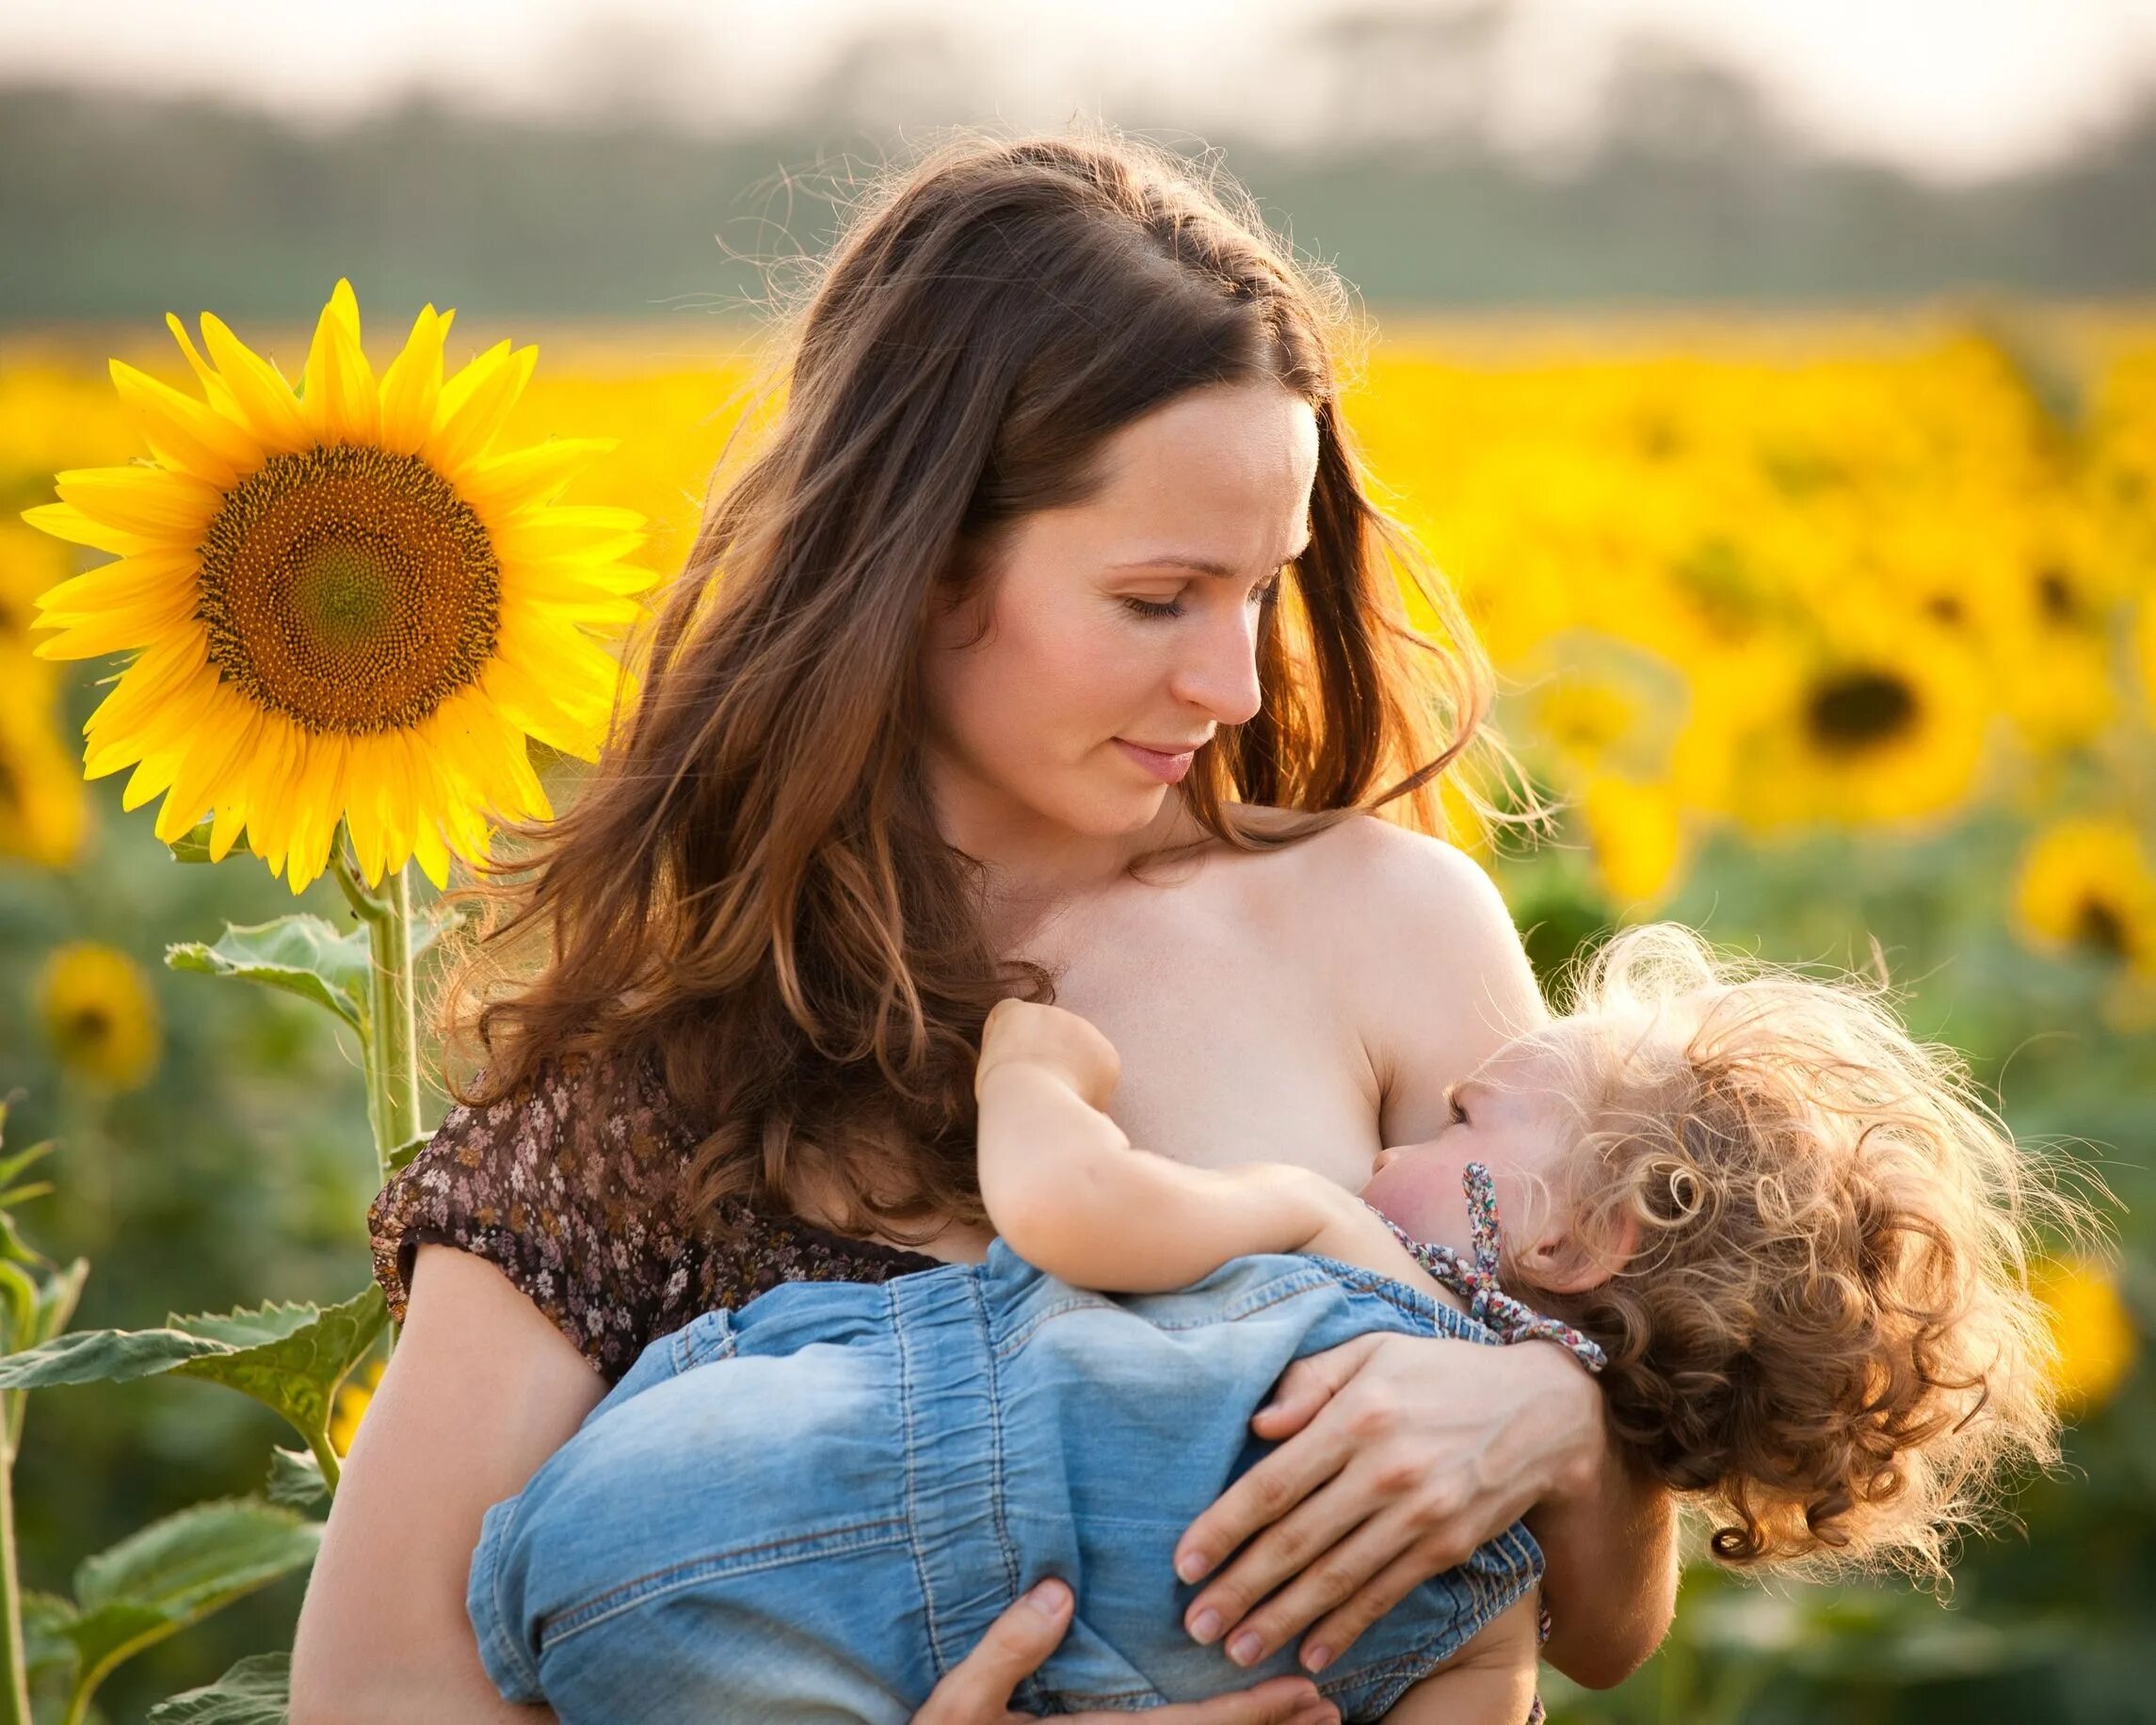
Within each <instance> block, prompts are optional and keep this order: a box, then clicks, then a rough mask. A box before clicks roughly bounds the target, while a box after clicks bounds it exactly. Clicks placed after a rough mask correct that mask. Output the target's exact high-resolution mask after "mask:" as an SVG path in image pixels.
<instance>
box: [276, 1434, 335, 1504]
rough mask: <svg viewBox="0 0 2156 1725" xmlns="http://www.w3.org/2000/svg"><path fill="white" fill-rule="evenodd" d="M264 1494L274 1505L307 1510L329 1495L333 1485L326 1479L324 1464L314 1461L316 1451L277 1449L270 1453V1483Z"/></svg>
mask: <svg viewBox="0 0 2156 1725" xmlns="http://www.w3.org/2000/svg"><path fill="white" fill-rule="evenodd" d="M262 1494H263V1496H265V1497H266V1498H267V1499H269V1501H270V1502H271V1503H273V1504H283V1505H285V1506H286V1507H289V1508H293V1509H304V1508H306V1507H307V1506H308V1505H309V1504H314V1503H319V1502H321V1500H322V1499H323V1498H325V1497H327V1496H329V1494H330V1486H329V1482H328V1481H326V1480H325V1479H324V1478H323V1477H322V1464H321V1463H320V1462H319V1461H317V1460H316V1459H314V1451H312V1450H305V1449H273V1450H271V1451H270V1452H269V1483H268V1484H267V1485H265V1486H264V1487H263V1490H262Z"/></svg>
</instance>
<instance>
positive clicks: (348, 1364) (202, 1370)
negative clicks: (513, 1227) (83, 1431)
mask: <svg viewBox="0 0 2156 1725" xmlns="http://www.w3.org/2000/svg"><path fill="white" fill-rule="evenodd" d="M388 1322H389V1307H388V1305H387V1303H386V1302H385V1301H384V1300H383V1298H382V1294H381V1290H380V1289H379V1288H378V1287H376V1286H374V1285H373V1284H371V1283H370V1284H369V1285H368V1286H367V1288H366V1289H365V1290H364V1291H363V1292H362V1293H359V1294H356V1295H354V1296H353V1297H352V1298H350V1299H347V1300H346V1301H344V1302H343V1303H342V1304H341V1305H335V1306H330V1307H327V1308H324V1307H317V1306H314V1305H312V1304H308V1303H305V1302H300V1303H295V1304H292V1305H282V1304H279V1303H277V1302H276V1301H265V1303H264V1304H263V1306H262V1308H261V1310H259V1311H255V1312H250V1311H249V1310H247V1309H246V1308H245V1307H244V1306H243V1307H241V1308H240V1309H238V1310H237V1311H233V1312H226V1313H217V1314H201V1315H196V1316H192V1317H176V1316H168V1317H167V1320H166V1326H167V1327H166V1328H164V1329H162V1330H78V1331H74V1332H72V1333H71V1334H68V1335H62V1336H55V1337H54V1338H53V1339H52V1340H51V1341H49V1342H47V1343H45V1344H44V1345H42V1346H39V1347H33V1348H31V1349H29V1350H28V1351H27V1352H25V1353H20V1354H11V1355H9V1356H8V1357H7V1358H6V1359H0V1390H37V1389H50V1388H53V1387H55V1386H56V1385H60V1384H70V1383H124V1382H126V1381H128V1380H130V1379H132V1378H153V1377H155V1376H156V1375H157V1374H159V1373H161V1372H178V1373H180V1374H181V1375H182V1376H183V1377H188V1378H206V1379H208V1380H209V1381H210V1382H212V1383H221V1384H224V1385H226V1386H228V1387H229V1388H232V1389H234V1390H238V1391H240V1392H242V1393H243V1394H245V1395H251V1396H253V1397H254V1399H255V1400H256V1401H259V1402H261V1403H263V1404H264V1405H265V1407H268V1408H272V1409H274V1410H275V1411H277V1412H279V1413H281V1414H282V1415H283V1416H284V1417H285V1418H286V1419H287V1420H289V1421H291V1422H292V1424H293V1425H294V1426H295V1427H298V1429H299V1431H300V1433H301V1434H302V1435H303V1436H304V1435H311V1434H313V1433H315V1432H319V1431H322V1430H324V1429H326V1428H327V1427H328V1425H329V1419H330V1403H331V1402H332V1400H333V1399H334V1398H335V1396H336V1393H337V1386H338V1385H339V1384H340V1383H342V1382H343V1381H344V1379H345V1376H346V1373H348V1372H349V1371H350V1370H351V1369H352V1367H353V1365H355V1364H356V1363H357V1362H359V1361H360V1360H361V1359H362V1357H363V1356H364V1355H365V1354H366V1351H367V1349H368V1348H369V1347H371V1346H373V1345H374V1340H375V1338H376V1337H377V1336H378V1335H379V1334H380V1333H381V1331H382V1329H383V1327H384V1326H385V1325H386V1324H387V1323H388Z"/></svg>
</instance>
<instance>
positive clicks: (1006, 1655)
mask: <svg viewBox="0 0 2156 1725" xmlns="http://www.w3.org/2000/svg"><path fill="white" fill-rule="evenodd" d="M1070 1604H1071V1599H1070V1588H1069V1587H1068V1586H1067V1585H1066V1584H1064V1583H1063V1582H1060V1581H1044V1582H1042V1583H1041V1584H1040V1585H1039V1586H1038V1587H1037V1588H1034V1589H1033V1591H1032V1592H1030V1593H1028V1594H1026V1595H1025V1596H1024V1597H1023V1598H1022V1599H1020V1600H1019V1601H1018V1602H1017V1603H1016V1604H1012V1605H1009V1606H1007V1607H1006V1609H1005V1611H1004V1614H1003V1615H1002V1616H1001V1617H999V1618H998V1619H996V1620H995V1621H994V1622H992V1623H990V1625H989V1630H988V1634H986V1635H985V1636H982V1637H981V1639H980V1644H979V1645H978V1646H977V1647H975V1648H974V1649H973V1652H970V1653H968V1654H967V1655H966V1656H965V1657H964V1658H963V1659H961V1660H959V1661H958V1663H957V1665H955V1666H953V1667H952V1668H951V1669H949V1670H948V1671H946V1672H945V1673H944V1674H943V1681H942V1682H941V1683H940V1684H938V1685H936V1686H935V1688H934V1689H933V1690H931V1691H930V1692H929V1695H928V1699H927V1700H926V1701H924V1702H922V1703H921V1710H920V1711H919V1712H918V1713H916V1714H915V1715H914V1716H913V1725H1006V1721H1007V1720H1010V1719H1024V1718H1031V1717H1033V1716H1032V1715H1031V1714H1024V1713H1013V1712H1012V1711H1011V1708H1010V1692H1011V1691H1012V1690H1013V1689H1015V1688H1017V1687H1018V1685H1019V1680H1020V1679H1021V1678H1022V1677H1030V1676H1032V1675H1033V1673H1034V1672H1036V1671H1038V1669H1040V1667H1041V1663H1042V1662H1043V1661H1044V1660H1045V1659H1047V1657H1048V1655H1049V1654H1051V1653H1053V1652H1054V1651H1055V1648H1056V1644H1057V1643H1058V1642H1059V1641H1061V1640H1062V1639H1063V1634H1064V1631H1065V1630H1067V1629H1069V1628H1070Z"/></svg>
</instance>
